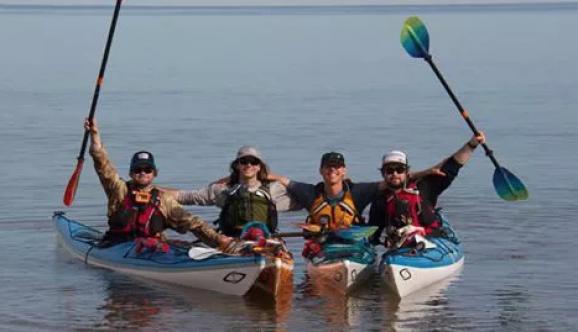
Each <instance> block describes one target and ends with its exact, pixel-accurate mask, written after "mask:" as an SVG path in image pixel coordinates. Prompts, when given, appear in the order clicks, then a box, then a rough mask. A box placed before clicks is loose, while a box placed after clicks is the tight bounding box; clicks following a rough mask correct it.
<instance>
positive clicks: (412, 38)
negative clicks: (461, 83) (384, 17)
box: [401, 16, 528, 201]
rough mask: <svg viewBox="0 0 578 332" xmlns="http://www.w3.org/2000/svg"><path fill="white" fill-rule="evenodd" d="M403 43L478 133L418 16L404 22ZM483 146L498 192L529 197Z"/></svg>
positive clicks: (516, 197)
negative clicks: (431, 49) (432, 50)
mask: <svg viewBox="0 0 578 332" xmlns="http://www.w3.org/2000/svg"><path fill="white" fill-rule="evenodd" d="M401 44H402V45H403V47H404V48H405V50H406V51H407V53H409V55H411V56H412V57H414V58H422V59H424V60H425V61H426V62H427V63H428V64H429V65H430V67H431V69H432V70H433V71H434V73H435V74H436V76H437V78H438V79H439V81H440V82H441V84H442V85H443V86H444V88H445V90H446V92H447V93H448V95H449V96H450V98H451V99H452V101H453V102H454V104H455V105H456V107H457V108H458V110H459V111H460V114H461V115H462V117H463V118H464V120H465V121H466V123H467V124H468V126H469V127H470V129H471V130H472V131H473V132H474V134H476V135H478V134H479V131H478V129H477V128H476V127H475V126H474V123H473V122H472V120H471V119H470V116H469V114H468V112H466V110H465V109H464V108H463V107H462V105H461V104H460V102H459V101H458V98H457V97H456V96H455V95H454V93H453V92H452V90H451V89H450V87H449V85H448V83H447V82H446V80H445V79H444V78H443V76H442V74H441V72H440V71H439V70H438V68H437V67H436V65H435V64H434V62H433V60H432V56H431V55H430V54H429V35H428V32H427V28H426V26H425V24H424V23H423V22H422V21H421V20H420V19H419V18H418V17H417V16H412V17H409V18H408V19H406V21H405V23H404V24H403V29H402V30H401ZM482 147H483V148H484V151H485V152H486V156H488V158H490V160H491V161H492V163H493V164H494V166H495V168H496V169H495V171H494V177H493V183H494V188H495V189H496V192H497V194H498V195H499V196H500V197H501V198H502V199H504V200H506V201H517V200H525V199H528V190H526V187H525V186H524V184H523V183H522V181H520V179H518V178H517V177H516V176H515V175H514V174H512V173H511V172H510V171H508V170H507V169H506V168H504V167H502V166H500V164H499V163H498V161H497V160H496V158H495V157H494V152H493V151H492V150H490V148H489V147H488V146H487V145H486V144H485V143H484V144H482Z"/></svg>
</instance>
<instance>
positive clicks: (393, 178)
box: [381, 163, 407, 189]
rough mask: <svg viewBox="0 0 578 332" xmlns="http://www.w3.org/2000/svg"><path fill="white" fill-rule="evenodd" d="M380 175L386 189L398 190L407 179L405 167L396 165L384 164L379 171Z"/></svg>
mask: <svg viewBox="0 0 578 332" xmlns="http://www.w3.org/2000/svg"><path fill="white" fill-rule="evenodd" d="M381 174H382V175H383V179H384V180H385V183H386V184H387V185H388V187H391V188H393V189H398V188H401V187H402V186H403V184H404V183H405V180H406V179H407V166H406V165H404V164H398V163H391V164H385V165H383V167H382V169H381Z"/></svg>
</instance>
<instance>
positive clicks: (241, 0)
mask: <svg viewBox="0 0 578 332" xmlns="http://www.w3.org/2000/svg"><path fill="white" fill-rule="evenodd" d="M559 2H573V3H575V2H578V0H124V4H125V5H145V6H149V5H152V6H227V5H228V6H243V5H253V6H275V5H283V6H286V5H300V6H302V5H388V4H389V5H403V4H408V5H415V4H498V3H559ZM114 3H115V1H114V0H0V5H109V4H114Z"/></svg>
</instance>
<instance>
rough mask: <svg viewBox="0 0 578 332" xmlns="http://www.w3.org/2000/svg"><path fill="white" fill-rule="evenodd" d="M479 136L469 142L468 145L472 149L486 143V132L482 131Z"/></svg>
mask: <svg viewBox="0 0 578 332" xmlns="http://www.w3.org/2000/svg"><path fill="white" fill-rule="evenodd" d="M478 134H479V135H474V136H472V138H471V139H470V140H469V141H468V145H469V146H470V147H471V148H472V149H474V148H476V147H477V146H478V145H479V144H484V143H486V135H484V132H482V131H480V132H479V133H478Z"/></svg>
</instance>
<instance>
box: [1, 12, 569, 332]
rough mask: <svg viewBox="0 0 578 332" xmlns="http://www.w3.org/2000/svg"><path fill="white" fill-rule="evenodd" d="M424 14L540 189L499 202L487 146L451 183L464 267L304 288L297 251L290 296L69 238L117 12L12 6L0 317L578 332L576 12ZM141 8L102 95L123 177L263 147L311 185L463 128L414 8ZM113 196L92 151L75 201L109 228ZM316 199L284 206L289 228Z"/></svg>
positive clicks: (34, 322) (222, 164)
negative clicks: (437, 276) (406, 24)
mask: <svg viewBox="0 0 578 332" xmlns="http://www.w3.org/2000/svg"><path fill="white" fill-rule="evenodd" d="M418 13H419V14H420V16H421V17H422V19H423V20H424V21H425V22H426V24H427V25H428V28H429V31H430V35H431V51H432V54H433V55H434V57H435V60H436V63H437V64H438V66H439V67H440V69H441V70H442V72H443V73H444V74H445V76H446V78H447V79H448V81H449V82H450V84H451V85H452V87H453V88H454V90H455V92H456V93H457V94H458V96H460V98H461V100H462V102H463V103H464V105H465V106H466V108H469V109H470V113H471V114H472V117H473V119H474V121H475V123H476V124H477V125H478V126H479V127H480V128H481V129H483V130H485V132H486V134H487V136H488V144H489V145H490V146H491V147H493V148H494V150H495V152H496V157H497V158H498V160H499V161H500V162H501V163H502V164H503V165H504V166H506V167H507V168H508V169H510V170H511V171H512V172H513V173H515V174H516V175H518V176H519V177H520V178H522V180H523V181H524V182H525V184H526V185H527V186H528V188H529V189H530V192H531V199H530V200H528V201H526V202H519V203H507V202H504V201H502V200H500V199H499V198H498V197H497V195H496V194H495V193H494V191H493V186H492V183H491V176H492V173H493V166H492V165H491V163H490V162H489V160H488V159H487V158H486V157H485V156H484V155H483V153H482V152H481V151H477V152H476V155H475V156H474V158H473V159H472V160H471V162H470V163H469V164H468V165H467V167H466V168H464V169H463V171H462V173H461V176H460V178H459V179H458V180H457V181H456V182H455V183H454V185H453V186H452V187H451V188H450V189H449V190H448V191H447V192H446V193H445V195H444V196H443V198H442V200H441V205H443V206H444V207H445V211H446V214H447V215H448V217H449V218H450V220H452V222H453V225H454V227H455V229H456V230H457V231H458V232H459V234H460V235H461V238H462V240H463V243H464V246H465V250H466V264H465V268H464V270H463V272H462V273H461V275H460V276H459V278H457V279H456V280H453V282H452V283H451V284H450V285H442V286H440V287H438V288H437V289H432V290H430V291H429V292H423V293H420V294H417V295H416V296H414V297H412V298H409V299H407V300H404V301H401V302H398V301H395V300H393V299H392V297H391V295H390V294H389V293H387V292H386V291H383V290H382V287H381V286H382V285H380V284H379V282H377V281H373V282H371V283H370V284H368V285H367V287H366V288H364V289H362V290H360V292H358V293H356V294H353V296H350V297H347V298H342V297H338V298H336V297H334V296H331V295H329V294H321V295H319V294H314V293H311V292H310V291H309V289H308V287H307V285H306V284H304V283H303V281H304V273H303V262H302V260H300V259H299V260H298V266H297V268H296V276H295V290H294V292H293V294H292V296H290V297H289V298H287V299H284V300H283V301H280V302H279V303H267V302H264V301H263V300H261V299H258V298H236V297H230V296H222V295H218V294H211V293H205V292H199V291H191V290H183V289H179V288H174V287H170V286H164V285H159V284H154V283H151V282H148V281H143V280H135V279H131V278H128V277H125V276H123V275H119V274H117V273H113V272H109V271H105V270H100V269H95V268H91V267H87V266H84V265H82V264H81V263H79V262H77V261H74V260H72V259H71V258H70V257H69V256H68V255H67V254H66V253H64V252H62V250H61V249H60V248H58V246H57V243H56V240H55V234H54V231H53V229H52V225H51V222H50V217H51V215H52V212H53V211H54V210H61V209H63V206H62V205H61V203H60V202H61V197H62V192H63V189H64V186H65V184H66V182H67V181H68V178H69V176H70V175H71V173H72V171H73V169H74V166H75V163H76V160H75V157H76V155H77V153H78V149H79V145H80V140H81V136H82V127H81V125H82V121H83V118H84V117H85V116H86V114H87V113H88V108H89V103H90V98H91V96H92V90H93V84H94V78H95V77H96V73H97V70H98V65H99V62H100V56H101V52H102V47H103V45H104V38H105V35H106V32H107V29H108V22H109V14H110V11H108V10H105V11H99V10H94V11H83V12H75V11H65V12H59V11H51V12H43V11H39V12H27V11H23V12H22V11H19V12H16V13H15V12H4V13H1V12H0V45H2V48H1V51H0V64H1V70H0V141H1V142H2V144H1V146H0V156H1V157H0V158H1V159H0V174H2V175H1V176H0V186H1V187H2V191H1V193H0V211H1V212H2V213H1V215H0V243H2V245H1V248H2V251H3V254H2V257H3V262H2V269H1V272H0V294H2V295H1V299H2V300H1V301H0V330H22V331H28V330H37V329H41V328H42V329H45V330H78V329H80V330H82V329H95V328H99V329H118V328H144V329H146V330H161V329H162V330H166V329H168V330H200V329H240V330H255V329H262V330H275V329H279V330H302V329H305V328H306V329H313V328H316V329H322V330H329V329H331V330H349V329H353V330H367V329H371V330H386V331H387V330H412V331H420V330H421V331H430V330H465V329H475V330H535V331H538V330H540V331H543V330H556V331H559V330H572V329H575V326H576V324H578V319H577V318H576V314H575V313H576V309H577V308H578V297H577V296H576V295H577V294H578V283H577V282H576V270H575V268H572V266H576V263H577V259H576V258H575V255H573V252H574V248H575V241H576V234H577V232H578V226H577V224H576V215H577V213H578V203H577V202H576V198H575V195H576V191H577V190H576V188H577V187H578V180H577V177H576V167H577V166H578V155H577V154H576V147H577V144H576V143H577V142H578V133H577V132H576V128H577V127H578V116H577V115H576V107H577V106H578V97H577V95H576V82H577V77H578V66H576V59H577V58H578V46H576V43H575V42H574V41H575V38H574V36H573V32H574V31H576V30H577V29H578V11H577V10H575V9H566V10H555V9H552V10H544V11H541V10H515V9H512V8H509V9H508V10H504V11H501V10H499V9H495V10H485V11H479V10H460V11H432V10H428V11H425V12H419V11H418ZM129 14H130V13H128V14H125V15H123V16H121V19H120V21H119V26H118V29H117V35H116V39H115V43H114V45H113V49H112V53H111V58H110V61H109V67H108V69H107V70H108V71H107V76H106V83H105V86H104V88H103V91H102V94H101V99H100V104H99V108H98V111H97V118H98V120H99V123H100V126H101V129H102V135H103V140H104V143H105V144H106V145H107V147H108V149H109V152H110V154H111V156H112V158H113V159H114V161H115V162H116V164H117V165H118V168H119V170H120V172H121V173H122V174H126V173H127V167H128V162H129V159H130V156H131V154H132V153H133V152H134V151H136V150H139V149H143V148H144V149H149V150H151V151H152V152H153V153H155V154H156V157H157V160H158V164H159V167H160V175H159V178H158V182H159V183H161V184H164V185H169V186H175V187H181V188H198V187H200V186H203V185H205V184H206V183H208V182H209V181H211V180H213V179H216V178H218V177H221V176H223V175H224V174H226V172H227V164H228V163H229V162H230V160H231V159H232V157H233V155H234V153H235V152H236V150H237V148H238V147H239V146H240V145H241V144H247V143H249V144H256V145H258V146H259V147H260V148H261V149H262V151H263V153H264V155H265V156H266V158H267V160H268V161H269V163H270V165H271V166H272V168H273V169H274V170H275V171H277V172H278V173H281V174H286V175H288V176H290V177H292V178H295V179H298V180H302V181H309V182H315V181H318V180H319V175H318V174H317V167H318V162H319V157H320V155H321V154H322V153H323V152H326V151H328V150H330V149H336V150H339V151H342V152H343V153H344V154H345V156H346V159H347V163H348V167H349V174H350V176H351V177H352V178H353V179H354V180H357V181H366V180H376V179H378V177H379V174H378V172H377V171H376V168H377V167H378V166H379V160H380V156H381V155H382V154H383V153H384V152H386V151H388V150H391V149H394V148H402V149H405V150H406V151H407V152H408V154H409V156H410V161H411V163H412V165H413V166H414V167H415V168H418V169H419V168H425V167H428V166H430V165H431V164H433V163H435V162H438V161H439V160H441V159H442V158H444V157H446V156H448V155H449V154H450V153H452V152H453V151H454V150H455V149H457V148H458V147H459V146H460V145H461V144H462V143H463V142H465V140H466V139H467V138H468V137H469V136H470V132H469V129H468V128H467V127H466V126H465V124H464V123H463V121H462V120H461V119H460V118H459V116H458V114H457V112H456V110H455V109H454V107H453V105H452V104H451V102H450V100H449V98H448V97H447V96H446V95H445V92H444V91H443V90H442V88H441V86H440V85H439V83H438V82H437V81H436V79H435V77H434V75H433V73H432V72H431V71H430V69H429V68H428V67H427V65H426V64H425V63H423V61H418V60H414V59H410V58H409V57H408V56H406V54H405V53H404V51H403V49H402V48H401V46H400V45H399V31H400V28H401V25H402V22H403V20H404V19H405V17H406V16H408V15H411V14H415V13H414V12H409V11H404V10H397V11H392V12H387V11H381V12H378V13H375V12H369V11H368V12H363V11H361V12H359V11H358V12H356V13H355V15H350V14H347V13H345V12H344V13H341V12H339V11H337V12H326V13H324V12H322V11H318V12H313V13H307V15H301V14H299V13H291V12H288V13H283V15H269V14H262V15H245V14H243V15H241V14H235V13H226V12H223V13H218V12H217V13H215V14H214V15H193V14H192V13H188V14H187V13H185V14H182V15H170V13H166V14H162V15H159V14H154V15H152V14H151V15H141V14H139V15H129ZM133 14H134V13H133ZM277 14H278V13H277ZM104 207H105V196H104V194H103V192H102V190H101V188H100V186H99V184H98V180H97V178H96V177H95V174H94V171H93V169H92V167H91V162H88V163H87V165H85V167H84V173H83V175H82V179H81V183H80V187H79V191H78V194H77V198H76V201H75V204H74V206H73V207H72V208H70V209H66V212H67V213H68V215H69V216H70V217H73V218H76V219H78V220H80V221H84V222H87V223H89V224H92V225H103V223H104V214H105V208H104ZM191 210H192V211H193V212H194V213H197V214H200V215H202V216H203V217H205V218H206V219H208V220H213V219H214V218H215V216H216V214H217V210H216V209H214V208H200V207H193V208H192V209H191ZM303 217H304V214H303V213H294V214H284V215H282V222H283V229H284V230H287V231H290V230H295V228H294V223H295V222H296V221H299V220H302V218H303ZM289 244H290V247H291V248H292V249H293V250H294V251H295V253H299V252H300V247H301V243H300V240H298V239H291V240H290V242H289Z"/></svg>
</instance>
